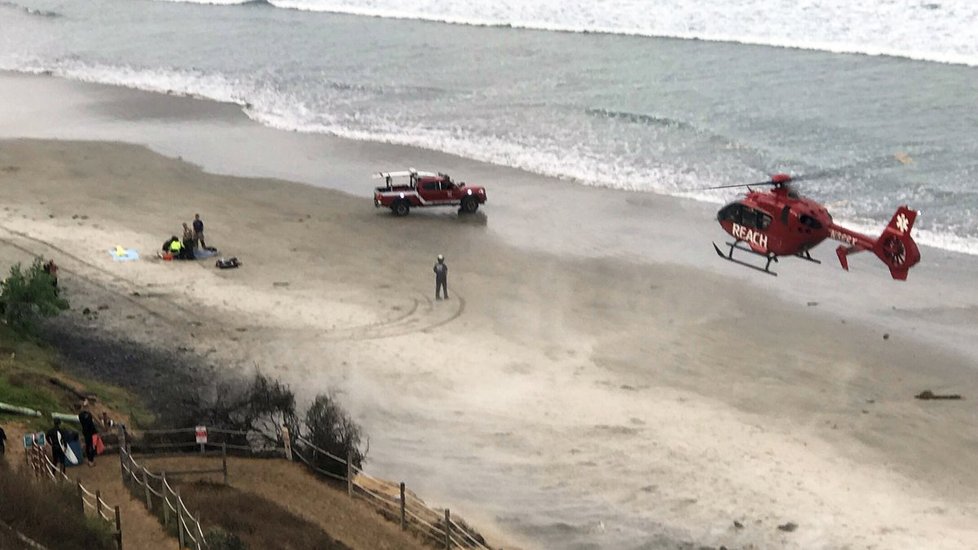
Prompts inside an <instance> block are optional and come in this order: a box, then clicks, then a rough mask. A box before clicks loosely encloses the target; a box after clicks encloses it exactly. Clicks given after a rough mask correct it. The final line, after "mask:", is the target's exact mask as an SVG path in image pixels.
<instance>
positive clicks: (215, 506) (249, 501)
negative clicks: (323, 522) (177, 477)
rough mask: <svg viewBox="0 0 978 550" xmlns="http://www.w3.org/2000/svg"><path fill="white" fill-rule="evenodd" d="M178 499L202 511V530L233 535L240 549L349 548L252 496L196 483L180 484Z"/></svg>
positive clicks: (232, 488)
mask: <svg viewBox="0 0 978 550" xmlns="http://www.w3.org/2000/svg"><path fill="white" fill-rule="evenodd" d="M180 496H181V497H182V498H183V501H184V502H185V503H186V504H187V508H189V509H190V510H191V511H194V510H202V511H204V512H203V514H201V522H202V527H203V528H204V530H205V531H207V532H209V533H210V532H213V531H223V532H225V533H227V534H229V535H233V537H234V538H236V539H238V540H240V542H241V543H242V544H243V548H250V549H259V548H280V549H283V550H349V546H347V545H345V544H343V543H342V542H339V541H337V540H334V539H333V538H332V537H330V536H329V535H328V534H326V533H325V532H324V531H323V530H322V529H320V528H319V527H318V526H316V525H315V524H313V523H311V522H309V521H306V520H304V519H302V518H300V517H298V516H296V515H293V514H291V513H289V511H288V510H286V509H285V508H283V507H281V506H279V505H278V504H277V503H275V502H273V501H271V500H268V499H266V498H264V497H262V496H259V495H256V494H253V493H248V492H245V491H241V490H239V489H235V488H234V487H228V486H225V485H219V484H215V483H208V482H203V481H199V482H196V483H188V484H182V485H181V486H180ZM209 536H210V535H209ZM225 547H229V548H230V547H234V548H241V546H237V545H227V546H225Z"/></svg>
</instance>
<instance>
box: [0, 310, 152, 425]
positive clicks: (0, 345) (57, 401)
mask: <svg viewBox="0 0 978 550" xmlns="http://www.w3.org/2000/svg"><path fill="white" fill-rule="evenodd" d="M60 365H61V360H60V358H59V357H58V355H57V353H56V352H55V351H54V350H52V349H50V348H48V347H47V346H44V345H42V344H39V343H37V342H36V341H34V340H33V339H32V338H30V337H28V336H25V335H23V334H21V333H18V332H16V331H15V330H13V328H12V327H10V326H8V325H3V324H0V402H4V403H8V404H10V405H16V406H20V407H29V408H32V409H37V410H39V411H41V412H42V413H44V414H45V415H49V414H50V413H51V412H65V413H69V412H73V411H74V405H75V404H76V403H77V402H78V397H77V396H76V395H74V394H73V393H70V392H68V391H66V390H65V389H64V388H62V387H59V386H57V385H55V384H53V383H51V379H52V378H57V379H59V380H61V381H64V382H66V383H68V384H69V385H71V386H72V387H75V388H77V389H78V391H79V392H80V393H83V394H86V395H87V394H94V395H96V396H98V402H99V403H100V404H102V405H104V406H105V407H106V408H108V409H110V410H113V411H117V412H119V413H122V414H128V415H129V421H130V422H131V423H132V424H134V425H145V423H149V422H150V421H151V420H152V416H151V415H150V414H149V413H148V412H147V411H146V409H145V407H143V405H142V404H141V403H140V402H139V400H138V399H136V398H135V397H134V396H133V395H132V394H130V393H128V392H126V391H125V390H122V389H120V388H117V387H114V386H110V385H107V384H102V383H100V382H93V381H88V380H78V379H69V378H68V377H66V376H65V375H64V374H63V373H62V372H61V366H60ZM14 419H16V420H20V421H26V422H27V423H28V427H29V428H30V429H37V430H40V429H42V428H43V429H47V428H49V427H50V419H49V418H39V417H30V416H20V415H12V414H6V413H2V412H0V422H5V421H10V420H14ZM8 437H9V434H8Z"/></svg>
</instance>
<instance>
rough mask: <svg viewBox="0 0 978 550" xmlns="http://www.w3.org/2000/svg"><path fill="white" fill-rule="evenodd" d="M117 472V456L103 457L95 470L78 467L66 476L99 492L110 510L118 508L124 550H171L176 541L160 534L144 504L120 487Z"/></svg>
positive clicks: (158, 524) (161, 530)
mask: <svg viewBox="0 0 978 550" xmlns="http://www.w3.org/2000/svg"><path fill="white" fill-rule="evenodd" d="M119 468H120V466H119V457H118V455H103V456H101V457H99V458H98V459H97V460H96V461H95V466H94V467H91V468H90V467H88V466H77V467H75V468H71V469H69V470H68V472H67V473H68V477H70V478H71V479H73V480H78V481H81V483H82V485H84V486H85V487H86V488H87V489H88V490H89V491H91V492H93V493H94V492H95V491H96V490H98V491H101V496H102V500H104V501H105V502H106V503H107V504H109V505H110V506H116V505H118V506H119V512H120V514H121V519H122V547H123V548H133V549H136V548H138V549H140V550H142V549H146V550H156V549H161V550H162V549H166V550H170V549H172V548H173V547H174V545H175V544H176V542H177V541H176V539H175V538H174V537H170V536H168V535H167V534H166V533H165V532H164V531H163V526H162V525H160V522H159V521H158V520H157V519H156V516H154V515H152V514H150V513H149V512H148V511H147V510H146V503H145V502H141V501H139V500H137V499H135V498H133V497H132V496H130V493H129V491H128V490H127V489H126V488H125V486H123V484H122V475H121V474H120V469H119ZM106 513H107V515H108V514H109V512H106Z"/></svg>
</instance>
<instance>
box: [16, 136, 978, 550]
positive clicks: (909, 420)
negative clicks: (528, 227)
mask: <svg viewBox="0 0 978 550" xmlns="http://www.w3.org/2000/svg"><path fill="white" fill-rule="evenodd" d="M2 122H3V121H2V120H0V124H2ZM418 164H419V165H420V164H423V163H418ZM325 166H327V167H328V164H326V165H325ZM327 169H328V168H327ZM370 169H376V167H372V168H368V167H364V172H363V173H364V174H366V173H369V171H370ZM0 186H2V189H3V205H2V208H3V209H2V211H0V268H2V269H3V270H4V271H6V269H7V267H6V266H7V265H8V264H9V262H10V261H13V260H16V259H23V258H25V257H27V252H28V251H29V252H31V253H35V254H42V255H44V256H46V257H54V258H55V259H56V260H57V261H58V263H59V264H60V265H61V266H62V270H63V271H62V279H63V284H64V286H65V288H66V292H67V293H68V296H69V298H71V299H72V301H73V307H74V309H75V311H73V312H72V313H71V314H73V315H79V313H78V312H77V310H78V309H81V308H83V307H86V306H87V307H95V306H97V305H98V304H97V303H92V301H93V300H100V299H104V298H102V297H104V296H114V297H116V299H117V301H116V302H113V303H112V304H109V305H110V308H109V309H108V310H104V311H102V312H100V316H99V319H98V320H97V321H92V323H91V324H92V326H93V328H95V329H97V330H107V331H123V330H127V331H131V332H132V333H133V334H135V336H136V337H137V338H138V339H140V340H142V341H150V342H151V341H154V340H157V341H159V340H161V339H166V340H167V342H168V343H169V345H173V343H174V342H176V341H179V345H181V346H186V347H190V348H192V349H193V350H194V351H195V352H197V353H199V354H201V355H202V356H204V357H206V359H207V361H208V362H210V363H211V364H214V365H216V366H218V367H220V368H226V369H235V368H237V369H239V370H240V371H242V372H246V373H247V372H250V371H251V370H252V369H254V366H255V365H259V366H260V368H261V369H262V370H263V372H265V373H267V374H272V375H274V376H278V377H280V378H281V379H282V380H284V381H286V382H288V383H289V384H291V385H292V387H293V388H295V389H296V390H297V391H298V392H299V394H300V396H302V397H303V398H305V399H308V398H311V397H312V396H313V395H314V394H315V393H318V392H324V391H328V390H330V389H332V390H334V391H336V392H338V394H339V396H340V398H341V399H342V400H343V402H344V403H345V404H346V405H347V406H348V407H349V408H350V410H351V411H352V412H353V413H354V415H355V416H356V417H357V419H358V420H360V421H361V422H362V423H363V424H364V426H365V428H366V431H367V433H368V434H370V437H371V442H370V453H369V455H368V464H367V468H366V469H367V471H368V472H371V473H374V474H375V475H377V474H379V475H382V476H386V477H390V478H392V479H403V480H405V481H406V482H407V483H408V487H409V489H413V490H415V491H416V492H417V493H418V494H419V495H420V496H421V497H422V498H425V500H427V501H429V502H430V503H432V504H435V505H440V506H449V507H452V509H453V512H455V511H460V513H461V515H463V516H464V517H465V518H466V519H468V520H469V521H470V522H472V523H475V524H476V525H477V526H478V527H480V528H482V530H483V531H486V532H488V533H489V534H490V535H493V534H495V535H496V537H497V539H496V540H498V541H504V542H505V543H506V544H507V545H510V544H519V545H521V546H525V547H528V548H535V547H539V548H558V547H592V546H590V545H597V546H599V547H606V548H638V547H656V546H658V545H660V544H665V541H670V540H680V541H692V542H695V543H697V544H710V545H717V546H718V545H721V544H724V545H727V546H728V547H742V546H745V545H748V544H752V543H753V544H755V545H758V546H759V547H765V548H767V547H787V548H967V547H978V521H976V519H978V500H976V497H975V494H976V489H978V473H976V469H975V468H974V456H975V453H976V451H978V433H976V431H975V426H976V413H975V409H974V407H973V405H972V403H973V400H974V399H975V398H976V397H978V391H976V390H978V383H976V382H975V377H974V376H973V370H971V365H969V364H968V362H969V360H970V359H973V358H968V357H966V356H962V355H955V354H954V353H951V352H949V351H942V350H940V349H938V348H937V347H936V346H932V345H928V344H926V343H922V342H918V341H913V340H910V339H908V338H890V339H886V340H884V339H883V337H882V334H883V332H886V328H885V327H882V328H881V327H877V326H868V325H862V324H859V323H856V322H855V321H852V320H850V321H849V322H845V319H842V318H840V317H839V316H838V315H835V314H833V313H830V312H828V311H825V310H819V309H818V308H806V307H805V306H804V305H802V306H798V305H797V304H792V303H790V302H785V301H781V300H778V299H774V298H771V296H770V295H769V294H767V293H764V292H762V291H760V290H758V289H757V288H753V287H751V286H749V285H745V284H743V283H740V282H738V281H736V280H733V281H732V280H728V279H725V278H723V277H720V276H717V275H714V274H711V273H708V272H703V271H700V270H696V269H692V268H688V267H681V266H674V265H656V264H649V263H646V262H630V261H627V260H625V259H622V258H619V257H611V258H607V257H606V258H597V259H595V258H588V257H580V256H571V255H566V254H559V253H545V252H530V251H528V250H527V249H524V248H518V247H513V246H510V245H509V244H508V243H507V242H506V240H505V239H502V238H500V236H499V235H497V234H496V233H495V232H494V231H491V230H489V229H488V228H487V223H486V216H487V215H488V214H480V215H477V216H475V217H472V218H464V217H462V218H460V217H457V216H456V215H455V213H454V212H451V213H441V214H427V213H422V214H420V215H414V214H412V215H411V216H410V217H408V218H405V219H398V218H393V217H391V216H390V215H389V214H388V213H386V212H384V211H378V210H375V209H374V208H373V205H372V203H371V201H370V200H369V197H367V196H366V195H364V196H359V197H358V196H351V195H346V194H343V193H339V192H335V191H330V190H325V189H319V188H314V187H310V186H305V185H299V184H292V183H287V182H284V181H275V180H268V179H245V178H240V177H226V176H216V175H211V174H207V173H204V172H202V171H200V170H199V169H197V168H196V167H194V166H191V165H188V164H186V163H183V162H180V161H178V160H175V159H168V158H164V157H162V156H160V155H157V154H155V153H152V152H150V151H148V150H146V149H144V148H142V147H139V146H134V145H127V144H119V143H104V142H91V143H81V142H51V141H28V140H15V141H7V142H3V143H2V145H0ZM492 201H493V195H492V189H491V188H490V203H489V205H488V206H487V208H486V210H487V211H489V210H490V209H491V208H492V205H493V202H492ZM651 208H654V206H653V207H651ZM195 212H200V213H201V215H202V217H203V219H204V220H205V223H206V224H207V239H208V243H209V244H213V245H216V246H218V247H219V248H220V249H221V251H222V253H224V254H226V255H235V256H238V257H239V258H241V259H242V261H243V262H244V265H243V267H242V268H240V269H237V270H227V271H224V270H217V269H215V268H214V266H213V261H199V262H163V261H159V260H157V259H156V258H155V256H154V255H155V251H156V250H157V249H159V247H160V245H161V244H162V242H163V240H164V239H165V238H166V237H167V236H169V235H171V234H178V230H179V228H180V223H181V222H182V221H188V222H189V220H190V219H191V218H192V216H193V214H194V213H195ZM117 244H118V245H122V246H125V247H129V248H135V249H138V250H139V252H140V254H141V255H142V258H141V259H140V260H139V261H138V262H127V263H122V262H114V261H113V260H112V258H111V257H110V255H109V253H108V249H110V248H112V247H114V246H115V245H117ZM438 253H442V254H444V255H445V256H446V257H447V259H448V263H449V266H450V269H451V277H450V291H451V292H452V299H451V300H448V301H444V302H436V301H434V300H433V292H434V288H433V282H434V281H433V278H432V274H431V264H432V262H433V259H434V256H435V255H436V254H438ZM840 276H841V274H840ZM882 282H884V283H886V284H891V283H890V282H889V281H882ZM75 291H77V292H78V294H73V292H75ZM135 292H138V293H139V296H134V295H133V293H135ZM117 305H118V307H116V306H117ZM130 316H131V317H130ZM162 327H166V330H163V328H162ZM174 334H180V336H179V340H174V338H177V337H176V336H174ZM161 335H163V336H161ZM133 368H134V369H136V368H138V365H133ZM923 389H931V390H934V391H937V392H944V391H951V392H953V393H960V394H964V395H965V397H966V400H964V401H960V402H936V401H934V402H923V401H918V400H915V399H913V395H914V394H916V393H918V392H920V391H921V390H923ZM735 520H736V521H738V522H739V523H740V524H742V525H743V527H740V528H738V527H735V526H734V521H735ZM786 522H794V523H796V524H797V525H798V528H797V529H796V530H795V531H793V532H786V531H782V530H779V529H778V528H777V526H778V525H780V524H784V523H786ZM643 545H644V546H643Z"/></svg>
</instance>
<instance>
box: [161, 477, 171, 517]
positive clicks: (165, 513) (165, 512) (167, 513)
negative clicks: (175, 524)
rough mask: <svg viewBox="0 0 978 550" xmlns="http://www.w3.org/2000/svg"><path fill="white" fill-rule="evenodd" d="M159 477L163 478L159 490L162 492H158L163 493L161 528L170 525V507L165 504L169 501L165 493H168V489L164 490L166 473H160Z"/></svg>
mask: <svg viewBox="0 0 978 550" xmlns="http://www.w3.org/2000/svg"><path fill="white" fill-rule="evenodd" d="M160 476H162V477H163V483H162V486H161V487H160V489H162V491H160V492H161V493H163V527H169V525H170V506H169V505H168V504H167V502H168V501H169V500H170V499H169V496H168V495H167V492H168V491H169V489H167V488H166V472H160Z"/></svg>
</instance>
